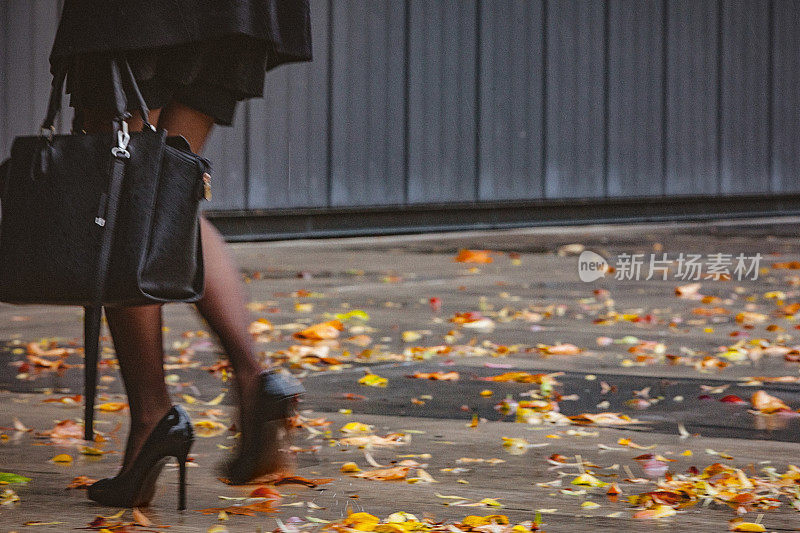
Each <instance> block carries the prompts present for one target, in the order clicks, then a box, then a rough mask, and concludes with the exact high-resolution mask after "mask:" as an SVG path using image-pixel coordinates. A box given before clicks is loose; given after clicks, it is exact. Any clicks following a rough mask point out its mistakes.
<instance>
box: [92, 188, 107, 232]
mask: <svg viewBox="0 0 800 533" xmlns="http://www.w3.org/2000/svg"><path fill="white" fill-rule="evenodd" d="M107 207H108V195H107V194H106V193H102V194H101V195H100V204H99V205H98V206H97V216H96V217H94V223H95V224H97V225H98V226H100V227H101V228H102V227H103V226H105V225H106V208H107Z"/></svg>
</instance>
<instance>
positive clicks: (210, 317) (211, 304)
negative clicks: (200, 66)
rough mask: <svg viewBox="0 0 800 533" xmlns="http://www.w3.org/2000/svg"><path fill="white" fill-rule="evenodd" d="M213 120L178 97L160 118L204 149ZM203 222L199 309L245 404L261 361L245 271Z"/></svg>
mask: <svg viewBox="0 0 800 533" xmlns="http://www.w3.org/2000/svg"><path fill="white" fill-rule="evenodd" d="M213 124H214V121H213V119H212V118H211V117H209V116H208V115H205V114H203V113H200V112H199V111H196V110H194V109H191V108H189V107H186V106H184V105H182V104H179V103H176V102H172V103H170V104H169V105H168V106H167V107H166V108H165V109H164V111H163V113H162V114H161V118H160V119H159V122H158V126H159V127H160V128H164V129H166V130H167V132H169V134H170V135H183V136H184V137H185V138H186V140H187V141H189V146H191V148H192V151H194V152H195V153H200V151H201V150H202V148H203V145H204V144H205V141H206V139H207V137H208V134H209V133H210V131H211V127H212V126H213ZM200 228H201V229H200V231H201V238H202V244H203V264H204V269H205V294H204V296H203V298H202V299H201V300H199V301H198V302H197V304H196V305H197V310H198V311H199V312H200V314H201V315H202V316H203V318H204V319H205V320H206V322H208V324H209V326H210V327H211V329H213V330H214V332H215V333H216V334H217V336H218V337H219V340H220V343H221V344H222V347H223V348H224V350H225V353H226V354H227V355H228V358H229V359H230V361H231V365H232V366H233V372H234V376H235V384H236V391H237V393H238V395H239V398H240V401H241V405H244V406H250V405H252V400H253V395H254V393H255V387H256V385H257V384H258V380H257V375H258V373H259V372H260V371H261V365H260V364H259V363H258V360H257V359H256V350H255V346H254V345H253V339H252V337H251V336H250V334H249V332H248V331H247V326H248V324H249V323H250V317H249V314H248V311H247V308H246V296H245V292H244V290H243V287H242V280H241V275H240V273H239V269H238V268H237V267H236V264H235V262H234V260H233V258H232V256H231V254H230V252H229V251H228V249H227V245H226V244H225V241H224V240H223V239H222V236H221V235H220V234H219V232H218V231H217V229H216V228H215V227H214V226H213V225H212V224H211V223H210V222H209V221H208V220H206V219H205V217H201V218H200Z"/></svg>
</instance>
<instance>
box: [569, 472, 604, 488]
mask: <svg viewBox="0 0 800 533" xmlns="http://www.w3.org/2000/svg"><path fill="white" fill-rule="evenodd" d="M572 484H573V485H583V486H584V487H605V486H607V485H608V483H604V482H603V481H600V480H599V479H597V478H596V477H594V476H593V475H591V474H581V475H580V476H578V477H576V478H575V479H573V480H572Z"/></svg>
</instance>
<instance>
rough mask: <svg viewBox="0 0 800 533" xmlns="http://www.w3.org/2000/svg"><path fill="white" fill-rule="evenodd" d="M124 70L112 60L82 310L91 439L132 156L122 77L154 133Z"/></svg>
mask: <svg viewBox="0 0 800 533" xmlns="http://www.w3.org/2000/svg"><path fill="white" fill-rule="evenodd" d="M125 67H126V68H125V69H123V71H122V72H120V65H119V63H118V62H117V61H116V60H115V61H112V63H111V81H112V84H113V86H114V102H115V104H116V107H117V116H116V118H115V119H114V123H113V130H114V134H115V136H116V139H117V144H116V146H114V147H112V148H111V165H110V172H111V174H110V177H109V180H108V190H107V191H106V192H105V194H104V195H103V196H102V197H101V200H100V201H101V204H102V203H103V202H104V203H105V206H102V205H101V209H100V213H99V214H98V216H97V217H96V218H95V220H94V222H95V224H97V225H98V226H100V229H101V233H100V248H99V250H98V253H97V263H96V270H95V278H94V287H92V302H91V305H88V306H86V307H85V308H84V330H83V333H84V344H83V345H84V398H85V399H84V438H85V439H86V440H93V438H94V403H95V395H96V392H97V365H98V363H99V360H100V320H101V317H102V312H103V311H102V310H103V297H104V295H105V289H106V281H107V279H108V270H109V265H110V262H111V249H112V247H113V244H114V233H115V228H116V222H117V211H118V209H119V203H120V198H121V196H122V185H123V181H124V179H125V167H126V163H127V161H128V160H129V159H130V157H131V154H130V152H129V151H128V142H129V141H130V135H129V133H128V123H127V122H126V119H127V118H128V117H129V116H130V115H128V113H127V111H126V107H127V101H126V96H125V91H124V89H123V76H126V78H127V81H128V83H129V84H130V85H131V87H132V88H133V89H134V92H135V94H136V95H137V98H138V99H139V103H140V110H141V112H142V117H143V118H144V120H145V124H146V125H147V126H149V127H150V128H151V129H153V130H155V128H153V127H152V126H151V125H150V124H149V123H148V122H147V118H146V117H147V114H148V112H147V105H146V104H145V103H144V99H143V98H142V96H141V92H139V88H138V86H137V85H136V80H135V79H134V77H133V73H132V72H131V69H130V65H128V62H127V61H125Z"/></svg>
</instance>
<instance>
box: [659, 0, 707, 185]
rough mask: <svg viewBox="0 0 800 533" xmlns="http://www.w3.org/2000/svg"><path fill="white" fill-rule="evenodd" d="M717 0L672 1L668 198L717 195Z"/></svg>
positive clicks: (669, 7)
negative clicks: (671, 196)
mask: <svg viewBox="0 0 800 533" xmlns="http://www.w3.org/2000/svg"><path fill="white" fill-rule="evenodd" d="M718 5H719V3H718V2H717V0H667V28H668V31H667V83H666V91H667V94H666V99H667V100H666V117H665V120H666V134H667V135H666V147H665V152H666V153H665V155H666V184H665V185H666V186H665V189H664V192H665V194H672V195H689V194H711V193H715V192H717V187H718V184H719V183H718V182H719V154H718V149H717V142H718V134H719V128H718V125H719V121H718V117H717V112H718V109H717V102H718V98H717V95H718V88H719V87H718V82H719V78H718V68H717V65H718V59H719V56H718V54H719V51H718V46H717V39H718V36H719V32H718V29H719V26H718V24H719V20H718V16H717V11H718Z"/></svg>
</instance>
